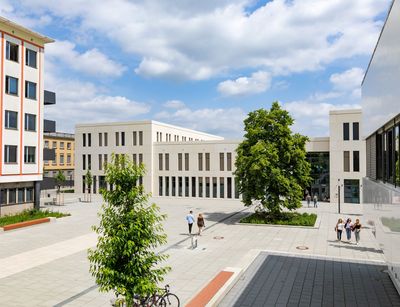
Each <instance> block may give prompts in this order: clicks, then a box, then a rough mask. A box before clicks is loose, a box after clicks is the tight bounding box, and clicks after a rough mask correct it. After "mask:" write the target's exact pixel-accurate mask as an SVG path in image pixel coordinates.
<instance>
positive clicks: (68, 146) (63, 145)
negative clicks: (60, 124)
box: [44, 140, 72, 150]
mask: <svg viewBox="0 0 400 307" xmlns="http://www.w3.org/2000/svg"><path fill="white" fill-rule="evenodd" d="M51 145H52V146H51V148H52V149H56V148H57V141H53V142H52V144H51ZM44 148H50V142H49V141H47V140H45V141H44ZM59 148H60V149H64V148H65V142H60V147H59ZM71 148H72V143H71V142H67V149H68V150H70V149H71Z"/></svg>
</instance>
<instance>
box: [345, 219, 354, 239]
mask: <svg viewBox="0 0 400 307" xmlns="http://www.w3.org/2000/svg"><path fill="white" fill-rule="evenodd" d="M344 229H346V236H347V241H349V242H350V240H351V231H352V230H353V223H352V222H351V218H348V219H347V220H346V223H345V224H344Z"/></svg>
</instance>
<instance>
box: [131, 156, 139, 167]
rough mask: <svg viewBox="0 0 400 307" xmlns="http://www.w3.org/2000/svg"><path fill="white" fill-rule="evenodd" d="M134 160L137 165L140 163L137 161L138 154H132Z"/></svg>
mask: <svg viewBox="0 0 400 307" xmlns="http://www.w3.org/2000/svg"><path fill="white" fill-rule="evenodd" d="M132 160H133V161H132V162H133V163H134V164H135V165H137V164H138V163H137V154H133V155H132Z"/></svg>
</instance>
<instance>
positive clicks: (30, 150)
mask: <svg viewBox="0 0 400 307" xmlns="http://www.w3.org/2000/svg"><path fill="white" fill-rule="evenodd" d="M17 152H18V146H16V145H4V163H17V161H18V160H17ZM35 161H36V147H34V146H25V147H24V163H35Z"/></svg>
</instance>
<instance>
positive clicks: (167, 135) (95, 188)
mask: <svg viewBox="0 0 400 307" xmlns="http://www.w3.org/2000/svg"><path fill="white" fill-rule="evenodd" d="M360 122H361V110H345V111H332V112H331V113H330V129H331V131H330V137H326V138H314V139H311V140H310V141H309V142H308V143H307V145H306V149H307V151H308V158H309V160H310V162H311V165H312V177H313V182H312V183H311V185H310V187H308V188H307V190H308V191H309V193H311V194H312V195H317V196H318V198H319V199H320V200H323V201H331V202H335V203H336V202H337V201H338V197H339V194H340V193H338V191H339V189H341V190H342V193H341V194H340V198H341V202H350V203H360V201H361V196H360V189H361V186H362V185H361V180H362V178H363V177H364V176H365V167H364V165H365V163H364V160H363V159H362V157H363V156H364V155H365V141H363V140H361V139H360V137H359V128H360ZM75 137H76V148H75V149H76V168H75V191H76V192H80V193H85V192H86V191H87V190H88V188H89V189H90V191H91V193H94V194H96V193H99V189H100V188H111V187H109V186H107V184H106V181H105V176H104V163H107V162H108V161H110V159H111V155H112V154H113V153H114V154H126V155H128V156H129V157H130V158H131V159H133V161H134V162H136V163H141V162H143V163H144V164H145V167H146V174H145V176H144V177H143V178H142V179H141V182H140V184H143V186H144V188H145V190H146V191H147V192H151V193H152V195H153V196H156V197H178V198H204V199H207V198H209V199H211V198H214V199H239V195H238V192H237V188H236V182H235V176H234V171H235V160H236V148H237V146H238V144H239V143H240V140H224V139H223V138H222V137H219V136H215V135H210V134H206V133H202V132H199V131H194V130H190V129H185V128H181V127H177V126H172V125H167V124H163V123H159V122H155V121H135V122H128V123H107V124H79V125H77V126H76V127H75ZM88 170H90V172H91V174H92V176H93V184H92V185H91V187H87V186H86V185H85V174H86V173H87V171H88Z"/></svg>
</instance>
